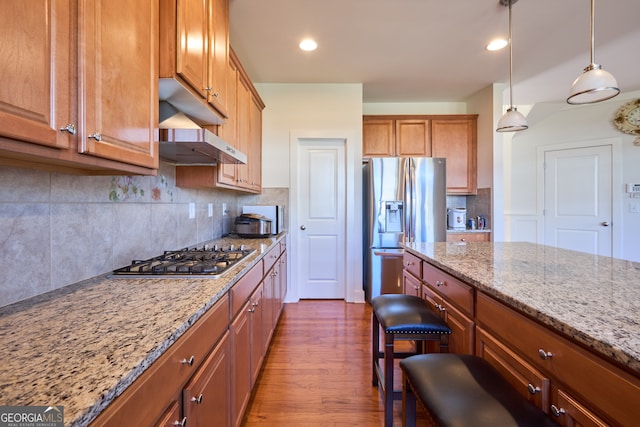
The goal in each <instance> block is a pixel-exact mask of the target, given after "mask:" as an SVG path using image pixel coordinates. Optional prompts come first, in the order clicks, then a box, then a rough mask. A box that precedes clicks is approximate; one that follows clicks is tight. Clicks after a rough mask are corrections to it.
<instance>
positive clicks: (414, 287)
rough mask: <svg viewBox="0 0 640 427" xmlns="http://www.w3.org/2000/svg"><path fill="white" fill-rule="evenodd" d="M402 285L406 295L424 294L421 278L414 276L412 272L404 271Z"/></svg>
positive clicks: (417, 295)
mask: <svg viewBox="0 0 640 427" xmlns="http://www.w3.org/2000/svg"><path fill="white" fill-rule="evenodd" d="M402 287H403V289H404V293H405V295H413V296H414V297H420V296H421V295H422V294H421V293H420V292H421V288H422V284H421V283H420V279H418V278H416V277H414V276H413V275H412V274H411V273H408V272H406V271H404V272H403V273H402Z"/></svg>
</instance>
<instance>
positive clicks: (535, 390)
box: [527, 384, 541, 394]
mask: <svg viewBox="0 0 640 427" xmlns="http://www.w3.org/2000/svg"><path fill="white" fill-rule="evenodd" d="M527 390H529V394H536V393H540V391H541V390H540V387H536V386H534V385H533V384H527Z"/></svg>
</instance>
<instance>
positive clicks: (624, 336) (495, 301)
mask: <svg viewBox="0 0 640 427" xmlns="http://www.w3.org/2000/svg"><path fill="white" fill-rule="evenodd" d="M405 250H406V252H405V273H404V275H405V292H407V290H406V287H407V284H408V283H411V284H412V285H414V284H416V283H420V284H421V285H422V289H421V291H420V295H421V296H422V297H423V298H424V299H426V300H427V301H430V302H432V303H433V304H434V308H436V309H437V310H438V311H440V312H442V313H443V316H451V319H463V321H462V322H458V321H457V320H456V321H454V322H451V321H450V322H449V323H450V324H452V323H453V324H454V325H453V326H452V329H454V333H453V334H452V336H451V341H452V342H451V345H452V348H454V349H457V350H458V351H460V352H467V353H471V354H476V355H478V356H481V357H483V358H484V359H486V360H488V361H489V362H490V363H492V364H493V365H494V366H495V367H497V368H498V370H499V371H500V372H501V373H502V374H503V375H504V376H505V377H507V379H508V380H509V381H510V382H511V383H512V384H513V385H514V386H516V388H518V387H520V389H521V390H522V394H523V395H524V396H526V397H528V398H529V399H530V400H531V401H533V402H534V403H535V404H536V405H537V406H539V407H540V408H542V409H543V410H544V411H545V412H547V413H550V414H552V415H555V416H556V417H557V418H558V420H559V422H560V423H561V424H565V425H570V424H571V423H572V422H577V423H578V424H580V425H607V424H609V425H631V424H632V423H633V420H636V421H637V419H638V417H640V321H639V317H638V315H639V313H640V264H638V263H635V262H631V261H625V260H621V259H614V258H609V257H602V256H597V255H590V254H586V253H581V252H576V251H570V250H564V249H559V248H555V247H550V246H544V245H537V244H533V243H525V242H503V243H493V242H468V243H444V242H442V243H407V244H405ZM416 288H417V286H414V287H412V288H411V289H412V292H414V289H416ZM457 324H462V325H464V327H463V328H462V329H460V328H459V331H458V332H459V333H458V334H457V336H456V326H455V325H457ZM460 331H464V333H460ZM456 339H457V342H456ZM461 341H462V342H461ZM598 423H602V424H598Z"/></svg>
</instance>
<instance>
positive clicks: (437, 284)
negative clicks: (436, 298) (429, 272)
mask: <svg viewBox="0 0 640 427" xmlns="http://www.w3.org/2000/svg"><path fill="white" fill-rule="evenodd" d="M436 286H437V287H440V286H444V282H443V281H442V280H436Z"/></svg>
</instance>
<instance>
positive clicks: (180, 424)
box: [173, 417, 187, 427]
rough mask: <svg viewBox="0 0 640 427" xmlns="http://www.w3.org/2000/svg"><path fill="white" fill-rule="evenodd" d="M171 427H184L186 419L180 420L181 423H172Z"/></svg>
mask: <svg viewBox="0 0 640 427" xmlns="http://www.w3.org/2000/svg"><path fill="white" fill-rule="evenodd" d="M173 425H174V426H180V427H184V426H186V425H187V417H184V418H183V419H182V421H174V422H173Z"/></svg>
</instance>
